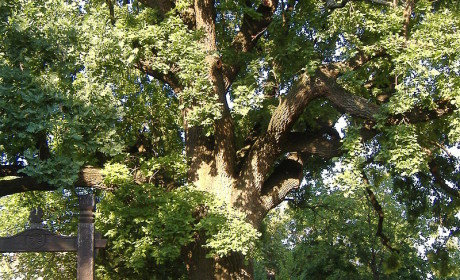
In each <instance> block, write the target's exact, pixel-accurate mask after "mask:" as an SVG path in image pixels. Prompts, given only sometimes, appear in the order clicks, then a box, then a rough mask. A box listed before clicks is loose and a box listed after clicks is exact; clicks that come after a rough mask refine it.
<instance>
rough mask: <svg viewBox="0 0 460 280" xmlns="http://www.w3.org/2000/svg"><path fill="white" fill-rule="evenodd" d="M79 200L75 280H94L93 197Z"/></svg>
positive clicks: (87, 196)
mask: <svg viewBox="0 0 460 280" xmlns="http://www.w3.org/2000/svg"><path fill="white" fill-rule="evenodd" d="M79 200H80V201H79V202H80V222H79V223H78V235H77V280H94V276H95V275H94V245H95V244H94V208H95V200H94V195H93V194H87V195H83V196H81V197H80V198H79Z"/></svg>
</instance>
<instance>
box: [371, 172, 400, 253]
mask: <svg viewBox="0 0 460 280" xmlns="http://www.w3.org/2000/svg"><path fill="white" fill-rule="evenodd" d="M365 181H367V179H365ZM366 192H367V195H368V198H369V202H370V203H371V204H372V207H374V210H375V212H377V215H378V217H379V222H378V225H377V232H376V233H375V235H376V236H377V237H380V240H381V241H382V244H383V245H384V246H385V247H387V248H388V249H390V251H392V252H398V253H399V250H398V249H396V248H393V247H392V246H391V245H390V239H389V238H388V237H387V236H386V235H385V234H384V233H383V219H384V217H385V215H384V213H383V210H382V206H380V203H379V202H378V201H377V198H376V197H375V194H374V192H373V191H372V190H371V189H370V188H369V187H366Z"/></svg>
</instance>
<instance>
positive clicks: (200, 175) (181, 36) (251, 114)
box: [0, 0, 460, 279]
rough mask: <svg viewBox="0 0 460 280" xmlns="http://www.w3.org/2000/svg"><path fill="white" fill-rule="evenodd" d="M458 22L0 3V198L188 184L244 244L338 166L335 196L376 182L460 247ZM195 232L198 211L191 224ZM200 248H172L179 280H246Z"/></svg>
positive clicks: (191, 244) (440, 16)
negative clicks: (298, 192)
mask: <svg viewBox="0 0 460 280" xmlns="http://www.w3.org/2000/svg"><path fill="white" fill-rule="evenodd" d="M459 9H460V8H459V7H458V4H457V3H456V1H447V0H446V1H428V0H418V1H416V0H406V1H398V0H395V1H386V0H359V1H358V0H356V1H352V0H350V1H348V0H342V1H335V0H326V1H295V0H288V1H277V0H263V1H236V0H234V1H231V0H223V1H213V0H195V1H191V0H190V1H188V0H180V1H179V0H178V1H172V0H158V1H150V0H144V1H110V0H107V1H94V2H93V1H80V2H72V1H2V3H1V12H0V17H1V25H0V28H1V29H0V30H1V33H0V36H1V39H2V45H1V46H0V73H1V75H0V82H1V84H0V96H1V99H0V116H1V122H0V151H1V152H2V163H3V166H2V168H1V170H0V176H2V177H6V178H4V179H3V180H1V181H0V194H1V195H3V196H5V195H10V194H14V193H18V192H24V191H31V190H55V189H57V188H59V187H69V186H85V187H92V188H96V189H106V190H108V191H112V190H114V189H116V188H117V187H119V186H118V184H117V183H120V181H119V180H104V174H103V172H102V170H101V168H102V167H103V166H105V165H106V166H109V165H107V163H109V162H110V163H112V165H110V166H112V167H113V166H114V165H113V164H115V163H117V164H123V165H125V166H127V167H128V170H130V174H131V175H133V178H132V182H134V184H137V185H138V186H140V187H142V188H143V189H145V188H147V189H148V188H149V186H152V184H153V185H156V186H162V190H163V191H164V192H171V191H173V190H175V189H177V188H178V187H180V186H186V185H187V186H192V185H193V186H194V187H195V188H196V189H197V190H199V191H203V192H205V193H209V194H211V195H213V196H215V197H218V198H219V199H220V200H221V201H223V203H224V204H226V205H229V206H231V207H232V208H233V209H234V210H235V211H238V212H240V213H243V214H244V215H245V217H246V222H248V223H249V224H250V225H251V226H252V227H254V228H256V229H258V228H259V227H260V225H261V222H262V220H263V218H264V217H265V216H266V215H267V213H268V211H270V210H271V209H273V208H274V207H276V206H277V205H279V204H280V203H281V202H282V201H283V200H284V199H285V197H286V195H287V194H288V193H289V192H291V191H292V190H293V189H296V188H299V187H300V185H301V182H302V179H303V178H304V176H305V175H308V174H311V173H312V172H321V171H318V167H324V168H327V167H328V166H329V167H330V164H332V163H334V162H339V161H340V162H341V164H342V165H343V166H344V167H346V168H344V169H343V170H342V174H341V176H339V177H340V178H339V179H340V180H341V182H342V184H343V185H347V186H349V188H351V189H353V188H357V187H360V186H361V187H363V186H364V187H366V188H367V189H366V190H368V195H369V197H372V194H373V193H372V190H371V189H370V187H369V186H370V185H369V183H368V182H369V180H373V178H372V174H373V172H375V171H376V170H382V169H383V170H385V171H386V172H387V174H388V176H390V178H391V180H393V181H394V182H393V183H394V186H395V188H398V190H400V191H401V195H399V197H400V198H401V199H402V200H403V201H405V202H407V203H408V204H410V203H413V205H414V206H413V207H412V208H410V209H417V204H418V203H421V204H423V203H425V204H426V203H431V204H433V207H434V208H436V209H439V221H440V223H442V225H443V226H445V227H447V228H450V229H452V234H458V227H457V228H456V226H455V225H456V224H458V215H457V216H455V213H456V212H457V211H458V207H459V201H460V189H459V186H458V182H459V181H460V180H459V171H458V158H457V157H455V156H454V155H452V154H451V152H450V148H451V147H454V146H458V144H459V142H460V122H459V115H460V108H459V105H458V104H459V102H460V78H459V76H460V70H459V66H460V51H459V48H460V32H459V28H460V16H459V13H460V10H459ZM339 120H341V121H344V123H345V124H346V125H345V126H346V127H347V128H346V130H344V131H343V132H344V134H342V135H341V134H340V133H339V131H338V130H337V129H336V127H337V126H336V124H337V123H338V121H339ZM325 163H326V164H325ZM328 164H329V165H328ZM116 166H118V168H119V169H123V168H124V167H123V168H122V167H120V166H119V165H116ZM123 170H124V169H123ZM107 173H109V174H110V170H109V171H107V170H106V173H105V174H107ZM109 177H110V176H109ZM403 185H404V186H406V187H405V188H403V187H402V186H403ZM374 186H378V185H376V184H374ZM145 192H147V193H148V192H149V190H144V192H143V193H144V194H145ZM155 192H156V190H155ZM132 195H133V194H132ZM374 201H376V203H375V204H374V206H375V210H376V211H377V212H378V213H379V215H381V219H383V210H382V209H381V207H380V206H379V204H378V201H377V199H376V198H375V196H374ZM128 204H129V203H128ZM198 204H199V203H198ZM423 205H424V204H423ZM206 215H207V210H206V207H199V206H196V207H195V210H194V213H193V217H194V219H196V222H198V223H199V220H200V219H202V218H203V217H206ZM188 223H192V224H193V222H190V221H189V222H188ZM381 227H382V223H381V222H379V228H378V229H377V232H378V233H380V236H381V239H382V242H383V244H389V240H387V239H385V236H384V235H383V234H382V228H381ZM207 238H209V236H207V235H206V231H205V230H198V231H196V232H195V233H194V236H193V240H187V242H184V243H186V244H184V246H183V248H182V252H181V253H182V256H183V260H184V262H185V264H186V269H187V273H188V276H189V278H190V279H240V278H241V279H246V278H248V279H250V278H252V266H251V262H250V260H247V259H245V258H244V255H243V254H242V252H238V250H237V249H238V248H235V250H227V251H225V254H222V253H221V254H215V255H214V257H209V256H207V255H208V253H209V244H208V243H207Z"/></svg>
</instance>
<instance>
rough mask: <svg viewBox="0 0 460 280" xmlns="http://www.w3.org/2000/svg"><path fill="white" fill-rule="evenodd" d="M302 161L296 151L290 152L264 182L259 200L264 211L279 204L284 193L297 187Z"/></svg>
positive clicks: (300, 176) (300, 178) (300, 177)
mask: <svg viewBox="0 0 460 280" xmlns="http://www.w3.org/2000/svg"><path fill="white" fill-rule="evenodd" d="M302 167H303V161H302V160H301V158H300V157H299V155H298V154H297V153H293V154H290V155H289V156H288V157H287V158H286V159H285V160H283V161H282V162H281V163H280V164H279V165H278V166H277V167H276V168H275V171H273V173H272V174H271V175H270V177H269V178H268V179H267V181H266V182H265V184H264V186H263V188H262V194H261V201H262V206H263V208H264V209H265V211H269V210H270V209H272V208H274V207H276V206H277V205H278V204H280V203H281V202H282V201H283V200H284V198H285V197H286V195H287V194H288V193H289V192H290V191H291V190H293V189H295V188H298V187H299V185H300V182H301V180H302V177H303V172H302Z"/></svg>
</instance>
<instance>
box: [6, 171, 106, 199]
mask: <svg viewBox="0 0 460 280" xmlns="http://www.w3.org/2000/svg"><path fill="white" fill-rule="evenodd" d="M22 168H23V167H17V166H2V167H1V168H0V197H2V196H6V195H10V194H15V193H21V192H27V191H52V190H56V189H58V187H57V186H53V185H50V184H48V183H45V182H40V181H38V180H36V179H35V178H32V177H30V176H27V175H24V174H22V173H20V172H19V171H20V170H21V169H22ZM6 176H11V177H12V178H1V177H6ZM74 186H76V187H87V188H96V189H106V190H107V189H110V188H108V187H107V186H105V185H104V183H103V176H102V172H101V170H100V169H99V168H95V167H91V166H86V167H84V168H82V170H81V171H80V173H79V174H78V179H77V180H76V181H75V183H74Z"/></svg>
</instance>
